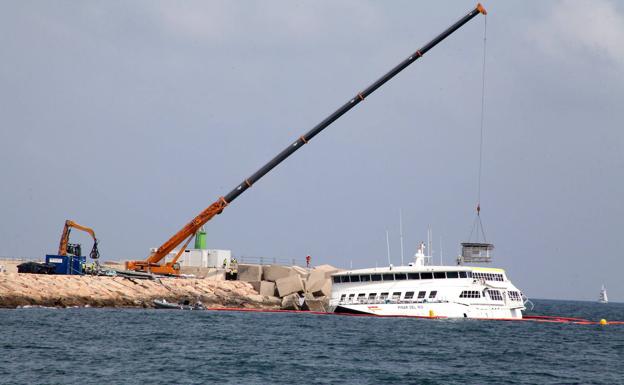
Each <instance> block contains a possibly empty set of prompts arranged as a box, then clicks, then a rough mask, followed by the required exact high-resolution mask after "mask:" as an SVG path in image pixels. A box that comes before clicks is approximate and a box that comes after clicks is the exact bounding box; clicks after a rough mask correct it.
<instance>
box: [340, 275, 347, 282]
mask: <svg viewBox="0 0 624 385" xmlns="http://www.w3.org/2000/svg"><path fill="white" fill-rule="evenodd" d="M340 282H349V276H348V275H343V276H341V277H340Z"/></svg>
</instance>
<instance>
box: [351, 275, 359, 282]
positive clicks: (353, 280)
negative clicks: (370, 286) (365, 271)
mask: <svg viewBox="0 0 624 385" xmlns="http://www.w3.org/2000/svg"><path fill="white" fill-rule="evenodd" d="M351 282H360V276H359V275H352V276H351Z"/></svg>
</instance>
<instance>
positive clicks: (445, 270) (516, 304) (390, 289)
mask: <svg viewBox="0 0 624 385" xmlns="http://www.w3.org/2000/svg"><path fill="white" fill-rule="evenodd" d="M466 248H468V249H466ZM475 250H476V246H475V244H466V245H464V253H462V256H460V257H459V258H458V263H461V262H462V261H464V260H465V259H467V258H465V257H466V252H469V253H474V252H475ZM481 250H485V252H486V253H489V251H490V250H491V248H490V249H488V247H483V248H481ZM414 258H415V259H414V262H413V263H410V264H409V265H408V266H392V265H390V266H388V267H382V268H371V269H359V270H349V271H343V272H340V273H336V274H333V275H332V281H333V285H332V297H331V300H330V310H331V311H333V312H336V313H355V314H370V315H379V316H415V317H448V318H512V319H518V318H522V311H523V310H525V306H524V298H525V297H524V296H523V294H522V292H521V291H520V290H519V289H518V288H517V287H516V286H514V284H513V283H512V282H511V281H510V280H509V278H508V277H507V274H506V273H505V271H504V270H503V269H497V268H486V267H473V266H462V265H455V266H433V265H430V264H428V262H429V261H430V260H431V257H430V256H426V255H425V254H424V245H422V244H421V246H420V247H419V249H418V252H417V253H416V255H415V256H414ZM480 258H481V259H483V258H486V259H489V254H486V255H485V257H480Z"/></svg>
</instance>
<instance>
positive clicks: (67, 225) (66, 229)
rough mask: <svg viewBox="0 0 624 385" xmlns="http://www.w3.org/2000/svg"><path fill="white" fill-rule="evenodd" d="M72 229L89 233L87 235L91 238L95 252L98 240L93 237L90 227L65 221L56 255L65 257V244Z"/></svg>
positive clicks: (93, 232)
mask: <svg viewBox="0 0 624 385" xmlns="http://www.w3.org/2000/svg"><path fill="white" fill-rule="evenodd" d="M72 228H75V229H78V230H82V231H84V232H86V233H89V235H91V238H93V242H94V245H95V247H96V250H97V242H98V240H97V238H96V237H95V231H93V229H92V228H90V227H86V226H82V225H79V224H78V223H76V222H74V221H71V220H69V219H68V220H66V221H65V226H63V233H62V234H61V241H60V242H59V249H58V254H57V255H67V244H68V243H69V233H70V231H71V229H72Z"/></svg>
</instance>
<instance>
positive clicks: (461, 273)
mask: <svg viewBox="0 0 624 385" xmlns="http://www.w3.org/2000/svg"><path fill="white" fill-rule="evenodd" d="M466 277H467V275H466V272H465V271H460V272H459V278H466Z"/></svg>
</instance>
